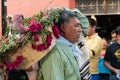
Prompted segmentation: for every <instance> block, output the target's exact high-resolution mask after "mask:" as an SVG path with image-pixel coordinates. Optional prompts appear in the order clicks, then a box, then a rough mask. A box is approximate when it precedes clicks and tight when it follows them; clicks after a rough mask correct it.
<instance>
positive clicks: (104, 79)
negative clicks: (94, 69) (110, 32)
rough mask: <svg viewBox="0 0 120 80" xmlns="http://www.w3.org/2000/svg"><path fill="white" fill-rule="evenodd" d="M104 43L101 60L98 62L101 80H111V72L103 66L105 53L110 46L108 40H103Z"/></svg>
mask: <svg viewBox="0 0 120 80" xmlns="http://www.w3.org/2000/svg"><path fill="white" fill-rule="evenodd" d="M102 41H103V46H102V50H101V52H100V59H99V62H98V72H99V80H109V75H110V71H109V70H108V69H107V68H106V67H105V66H104V64H103V60H104V56H105V52H106V49H107V46H108V40H107V39H106V38H102Z"/></svg>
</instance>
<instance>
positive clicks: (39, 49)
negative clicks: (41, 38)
mask: <svg viewBox="0 0 120 80" xmlns="http://www.w3.org/2000/svg"><path fill="white" fill-rule="evenodd" d="M45 49H47V46H46V45H45V44H39V45H37V50H38V51H42V50H45Z"/></svg>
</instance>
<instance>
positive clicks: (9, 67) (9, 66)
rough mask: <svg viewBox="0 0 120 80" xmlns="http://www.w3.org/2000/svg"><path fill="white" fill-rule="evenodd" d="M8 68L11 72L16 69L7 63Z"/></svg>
mask: <svg viewBox="0 0 120 80" xmlns="http://www.w3.org/2000/svg"><path fill="white" fill-rule="evenodd" d="M6 68H7V69H9V70H12V69H14V67H13V65H12V64H11V63H7V64H6Z"/></svg>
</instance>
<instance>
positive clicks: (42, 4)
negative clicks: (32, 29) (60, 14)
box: [7, 0, 75, 17]
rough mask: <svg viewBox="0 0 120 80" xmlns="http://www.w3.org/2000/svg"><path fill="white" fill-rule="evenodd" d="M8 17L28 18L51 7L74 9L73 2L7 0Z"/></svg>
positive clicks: (59, 0) (61, 0) (67, 0)
mask: <svg viewBox="0 0 120 80" xmlns="http://www.w3.org/2000/svg"><path fill="white" fill-rule="evenodd" d="M7 3H8V4H7V5H8V6H7V12H8V15H15V14H23V15H24V17H30V16H32V15H33V14H36V13H39V11H40V10H44V9H45V8H46V7H47V6H48V7H47V8H51V7H66V8H74V7H75V0H7Z"/></svg>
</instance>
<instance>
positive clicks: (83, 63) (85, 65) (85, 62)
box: [77, 33, 91, 80]
mask: <svg viewBox="0 0 120 80" xmlns="http://www.w3.org/2000/svg"><path fill="white" fill-rule="evenodd" d="M78 47H79V48H80V50H81V51H82V52H83V53H82V54H80V58H79V59H78V60H77V61H78V64H79V69H80V73H81V78H82V80H90V79H91V74H90V70H89V66H90V58H89V55H88V48H87V45H86V41H85V37H84V36H83V34H82V33H81V35H80V42H79V43H78Z"/></svg>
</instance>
